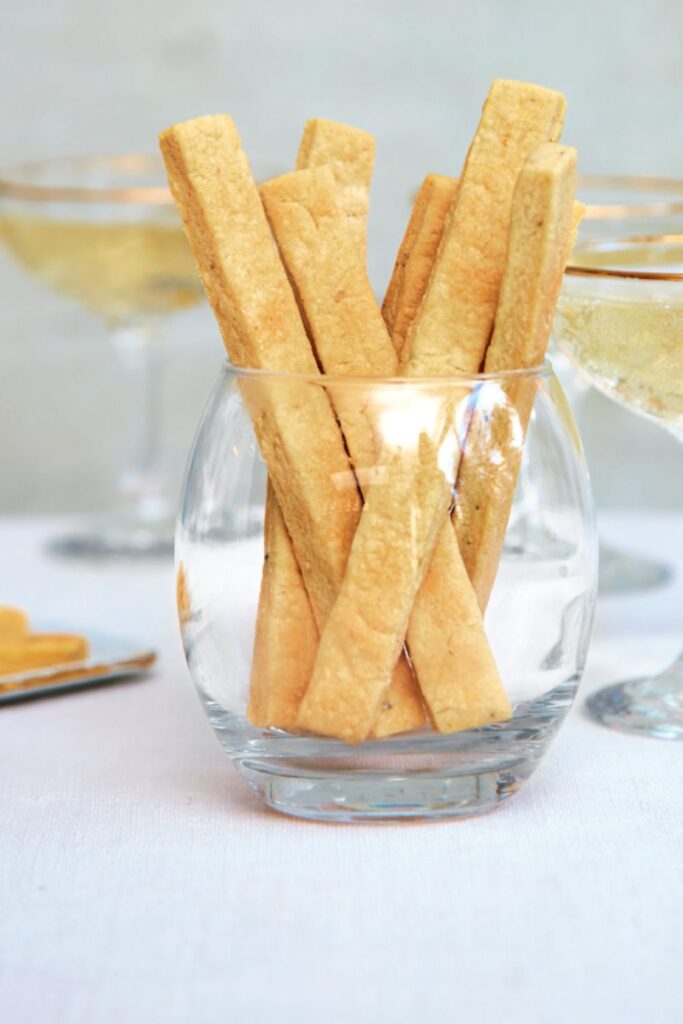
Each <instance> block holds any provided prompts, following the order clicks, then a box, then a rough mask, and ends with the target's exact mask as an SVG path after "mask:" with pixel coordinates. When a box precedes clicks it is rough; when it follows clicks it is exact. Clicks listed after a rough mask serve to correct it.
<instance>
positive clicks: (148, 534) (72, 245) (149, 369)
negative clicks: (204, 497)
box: [0, 155, 203, 555]
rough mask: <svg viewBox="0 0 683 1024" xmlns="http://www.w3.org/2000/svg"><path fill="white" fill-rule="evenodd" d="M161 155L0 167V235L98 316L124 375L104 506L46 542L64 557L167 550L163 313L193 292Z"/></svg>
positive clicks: (193, 275) (170, 509)
mask: <svg viewBox="0 0 683 1024" xmlns="http://www.w3.org/2000/svg"><path fill="white" fill-rule="evenodd" d="M163 182H165V174H164V169H163V165H162V162H161V158H160V157H154V156H140V155H128V156H116V157H87V158H83V159H63V160H51V161H45V162H42V163H27V164H23V165H21V166H18V167H14V168H10V169H7V170H6V171H4V172H0V240H2V242H3V243H4V245H5V247H6V248H7V250H8V251H9V252H10V253H11V255H12V256H13V257H14V259H15V260H16V261H17V262H18V263H19V264H20V265H21V266H22V267H23V268H25V269H26V270H27V271H29V272H30V273H32V274H34V275H35V276H36V277H38V278H39V279H40V280H41V281H42V282H43V283H44V284H46V285H47V286H48V287H50V288H52V289H53V290H54V291H56V292H57V293H59V294H60V295H62V296H64V297H65V298H67V299H70V300H74V301H76V302H78V303H80V304H81V305H83V306H84V307H86V308H87V309H88V310H90V311H91V312H92V313H94V314H96V315H97V316H99V317H100V318H101V319H102V320H103V321H104V322H105V323H106V325H107V326H108V328H109V332H110V337H111V341H112V343H113V345H114V346H115V348H116V351H117V352H118V355H119V358H120V360H121V363H122V365H123V367H124V369H125V371H126V378H127V379H126V385H125V394H126V396H128V398H129V402H128V404H129V415H128V425H127V430H128V437H127V444H126V453H127V455H126V459H125V464H124V468H123V471H122V472H121V475H120V479H119V487H118V500H117V501H116V502H115V505H114V508H113V509H112V510H111V511H110V512H108V513H107V514H106V515H102V516H100V517H99V518H98V519H96V520H95V521H94V522H92V523H91V524H89V525H88V526H87V527H86V528H85V530H84V531H83V532H82V533H79V534H77V535H74V536H70V537H65V538H60V539H59V540H58V541H56V542H55V543H54V544H53V547H56V548H57V549H58V550H60V551H62V552H63V553H67V554H76V555H78V554H83V555H92V554H95V555H107V554H154V553H167V552H170V551H171V550H172V544H173V523H174V516H175V509H176V503H177V494H174V493H171V487H170V483H169V481H168V480H167V478H166V474H165V472H164V470H163V469H162V459H161V458H160V455H161V448H162V443H161V442H162V439H163V437H164V430H163V425H162V422H161V413H162V405H161V394H162V383H161V375H162V371H163V364H164V360H165V349H164V323H165V319H166V318H167V317H169V316H171V315H172V314H173V313H175V312H176V311H178V310H182V309H187V308H189V307H191V306H195V305H197V304H198V303H200V302H201V301H202V299H203V292H202V288H201V285H200V282H199V279H198V276H197V272H196V269H195V264H194V259H193V257H192V253H191V251H190V248H189V246H188V244H187V242H186V240H185V236H184V234H183V229H182V225H181V222H180V219H179V217H178V214H177V212H176V208H175V205H174V204H173V202H172V200H171V196H170V193H169V191H168V189H167V187H166V185H165V184H162V183H163Z"/></svg>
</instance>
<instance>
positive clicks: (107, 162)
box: [0, 153, 173, 206]
mask: <svg viewBox="0 0 683 1024" xmlns="http://www.w3.org/2000/svg"><path fill="white" fill-rule="evenodd" d="M50 171H52V172H53V173H54V174H55V175H58V174H59V172H60V171H61V172H62V173H66V174H68V173H69V172H71V173H73V172H74V171H77V172H78V171H81V172H83V173H85V172H92V171H95V172H96V171H102V172H103V173H109V174H110V175H112V176H113V175H120V176H121V177H126V176H128V177H133V176H135V175H142V174H150V173H153V174H158V175H159V177H160V178H161V177H162V175H163V162H162V160H161V157H160V156H155V155H153V154H149V153H148V154H144V153H122V154H119V155H117V156H84V157H63V158H57V159H54V160H28V161H25V162H23V163H20V164H16V165H15V166H14V167H3V168H0V199H19V200H22V201H25V202H34V203H123V204H130V205H148V206H170V205H171V204H172V203H173V197H172V196H171V193H170V191H169V189H168V187H167V186H166V185H121V186H118V185H117V186H114V187H112V186H110V185H107V186H97V185H59V184H54V185H53V184H42V183H37V182H33V181H31V180H30V179H31V178H32V177H35V176H38V175H40V174H41V173H45V172H50Z"/></svg>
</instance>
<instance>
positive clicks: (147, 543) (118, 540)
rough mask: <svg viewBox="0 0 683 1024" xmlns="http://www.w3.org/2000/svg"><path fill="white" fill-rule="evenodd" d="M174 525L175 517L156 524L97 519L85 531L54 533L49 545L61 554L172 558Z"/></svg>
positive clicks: (100, 557)
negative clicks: (124, 523)
mask: <svg viewBox="0 0 683 1024" xmlns="http://www.w3.org/2000/svg"><path fill="white" fill-rule="evenodd" d="M174 526H175V524H174V522H173V520H169V521H168V522H167V523H165V524H161V523H158V524H155V525H154V526H147V525H142V524H140V525H137V526H131V525H128V526H125V527H124V526H122V525H114V524H112V523H103V524H101V525H98V524H96V523H95V524H93V526H92V527H91V528H90V529H84V530H83V531H82V532H81V531H78V532H75V533H72V534H66V535H65V536H63V537H54V538H53V539H52V540H50V541H49V542H48V545H47V549H48V551H49V552H50V554H53V555H59V556H60V557H62V558H94V559H107V558H171V557H172V556H173V540H174Z"/></svg>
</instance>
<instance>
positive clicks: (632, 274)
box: [565, 235, 683, 281]
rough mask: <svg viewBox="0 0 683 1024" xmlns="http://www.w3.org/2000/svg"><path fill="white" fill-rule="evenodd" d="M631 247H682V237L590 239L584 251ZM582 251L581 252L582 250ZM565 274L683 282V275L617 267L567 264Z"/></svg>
mask: <svg viewBox="0 0 683 1024" xmlns="http://www.w3.org/2000/svg"><path fill="white" fill-rule="evenodd" d="M632 245H679V246H683V235H631V236H629V237H627V238H607V239H599V238H596V239H591V240H590V241H588V242H586V243H585V246H584V247H585V249H589V250H590V249H599V248H600V246H610V247H611V248H613V249H615V251H616V250H618V248H619V247H628V246H632ZM582 251H583V250H582ZM565 274H569V275H570V276H571V277H606V278H620V279H624V278H626V279H635V280H636V281H683V273H678V272H674V271H662V270H624V269H620V268H617V267H580V266H575V265H574V264H568V266H567V267H566V268H565Z"/></svg>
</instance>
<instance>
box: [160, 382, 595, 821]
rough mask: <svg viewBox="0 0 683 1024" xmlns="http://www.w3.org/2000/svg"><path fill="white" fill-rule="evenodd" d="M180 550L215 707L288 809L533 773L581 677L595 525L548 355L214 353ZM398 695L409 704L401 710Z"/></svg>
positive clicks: (390, 802)
mask: <svg viewBox="0 0 683 1024" xmlns="http://www.w3.org/2000/svg"><path fill="white" fill-rule="evenodd" d="M257 435H258V440H257ZM262 453H263V455H264V456H265V459H266V461H267V464H268V469H269V471H270V472H271V479H272V485H271V484H269V483H268V473H267V471H266V467H265V464H264V460H263V456H262ZM266 506H267V517H268V523H269V525H268V527H267V537H266V548H267V550H266V561H265V562H264V538H263V526H264V510H265V509H266ZM276 527H277V528H276ZM278 531H279V532H278ZM453 538H456V540H455V542H454V541H453ZM444 549H447V550H444ZM176 559H177V573H178V577H177V579H178V606H179V616H180V623H181V630H182V636H183V643H184V648H185V654H186V657H187V662H188V666H189V669H190V673H191V675H192V678H193V680H194V683H195V685H196V687H197V691H198V693H199V697H200V699H201V702H202V705H203V707H204V709H205V711H206V713H207V715H208V718H209V721H210V722H211V725H212V727H213V729H214V731H215V733H216V736H217V738H218V739H219V741H220V743H221V744H222V746H223V748H224V750H225V751H226V753H227V754H228V755H229V757H230V758H231V759H232V760H233V762H234V764H235V765H236V766H237V768H238V769H239V771H240V772H241V774H242V775H243V777H244V778H245V779H246V780H247V782H249V784H250V785H251V786H253V788H254V789H255V790H256V791H257V792H258V793H259V794H260V795H261V796H262V798H263V799H264V800H265V802H266V803H268V804H269V805H270V806H272V807H274V808H276V809H278V810H280V811H283V812H285V813H288V814H292V815H296V816H300V817H307V818H313V819H319V820H336V821H339V820H341V821H352V820H363V819H383V818H415V817H428V818H431V817H449V816H455V815H467V814H473V813H478V812H482V811H487V810H490V809H491V808H493V807H495V806H496V805H497V804H499V803H500V802H502V801H503V800H505V799H507V798H508V797H510V796H511V795H513V794H514V793H516V792H517V790H518V789H519V788H520V786H521V785H522V783H524V782H525V781H526V779H527V778H528V777H529V776H530V775H531V773H532V772H533V770H534V768H535V767H536V765H537V764H538V762H539V760H540V759H541V757H542V756H543V754H544V753H545V751H546V750H547V748H548V746H549V744H550V742H551V740H552V738H553V736H554V735H555V733H556V731H557V729H558V728H559V726H560V724H561V723H562V721H563V719H564V717H565V715H566V714H567V712H568V710H569V708H570V707H571V705H572V702H573V700H574V697H575V694H576V690H577V687H578V684H579V681H580V679H581V675H582V672H583V667H584V662H585V657H586V652H587V647H588V640H589V635H590V629H591V623H592V616H593V609H594V603H595V590H596V577H597V565H596V561H597V559H596V534H595V524H594V515H593V508H592V500H591V494H590V487H589V482H588V477H587V472H586V467H585V464H584V459H583V453H582V450H581V444H580V441H579V438H578V435H577V433H576V428H575V425H574V421H573V419H572V416H571V412H570V411H569V408H568V406H567V403H566V401H565V399H564V396H563V393H562V391H561V389H560V386H559V384H558V382H557V380H556V378H555V376H554V374H553V371H552V368H551V366H550V365H549V364H545V365H544V366H542V367H537V368H535V369H533V370H529V371H512V372H505V373H500V374H495V375H484V374H482V375H474V376H458V377H449V378H427V379H423V378H420V379H408V378H395V379H380V378H373V379H359V378H339V377H337V378H330V377H325V376H322V375H321V376H311V377H305V376H300V375H295V374H284V373H271V372H264V371H257V370H243V369H237V368H235V367H233V366H231V365H225V366H224V368H223V369H222V371H221V374H220V377H219V379H218V381H217V383H216V386H215V388H214V391H213V393H212V395H211V397H210V399H209V402H208V405H207V407H206V410H205V412H204V415H203V418H202V420H201V423H200V426H199V430H198V433H197V436H196V439H195V442H194V446H193V450H192V453H191V456H190V461H189V466H188V471H187V476H186V481H185V487H184V493H183V498H182V503H181V511H180V515H179V521H178V527H177V535H176ZM264 566H265V575H264V582H263V584H262V572H263V571H264ZM283 566H284V568H283ZM287 573H289V575H287ZM439 573H440V574H441V575H440V578H439ZM468 574H469V576H470V578H471V579H472V584H470V582H469V580H468ZM437 578H439V579H440V582H439V585H438V586H437V585H436V583H434V581H435V580H436V579H437ZM430 581H431V582H430ZM262 588H263V589H264V590H265V591H267V592H266V593H262V592H261V591H262ZM480 609H483V610H484V611H480ZM484 612H485V614H484ZM406 636H407V643H406V644H404V639H405V637H406ZM392 659H393V660H392ZM397 659H398V660H397ZM392 671H393V675H392ZM401 673H402V679H403V683H404V685H406V686H407V687H408V689H409V690H410V688H411V687H412V690H410V694H409V695H408V697H406V694H405V693H402V692H401V689H400V681H399V678H398V677H399V676H400V675H401ZM294 677H296V678H294ZM494 677H495V678H494ZM496 679H497V682H496ZM499 684H502V689H500V690H497V689H496V687H497V686H498V685H499ZM283 694H284V698H285V699H284V704H283V703H282V701H280V704H279V705H278V701H277V700H276V699H275V697H277V698H278V699H279V698H280V697H282V695H283ZM264 695H265V696H264ZM273 695H274V702H273V701H271V702H270V703H269V698H270V696H273ZM416 695H417V696H416ZM411 699H412V700H413V701H415V700H417V703H418V705H419V708H420V709H421V710H420V712H419V713H418V719H417V720H416V718H415V714H414V713H413V714H412V717H411V713H407V714H406V717H405V718H403V719H402V718H401V709H402V708H404V709H408V710H410V709H409V708H408V704H405V707H404V704H403V703H402V702H403V701H404V700H406V701H408V703H409V700H411ZM287 701H289V703H287ZM326 701H327V702H326ZM508 702H509V703H508ZM505 707H507V710H505ZM264 708H265V709H266V710H265V711H264ZM268 709H270V710H268ZM273 709H275V710H273ZM283 709H284V710H283ZM413 712H414V707H413ZM255 723H256V724H255ZM406 727H407V729H408V731H401V730H402V729H405V728H406Z"/></svg>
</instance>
